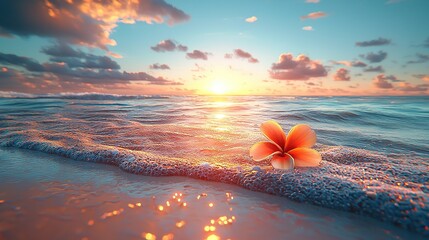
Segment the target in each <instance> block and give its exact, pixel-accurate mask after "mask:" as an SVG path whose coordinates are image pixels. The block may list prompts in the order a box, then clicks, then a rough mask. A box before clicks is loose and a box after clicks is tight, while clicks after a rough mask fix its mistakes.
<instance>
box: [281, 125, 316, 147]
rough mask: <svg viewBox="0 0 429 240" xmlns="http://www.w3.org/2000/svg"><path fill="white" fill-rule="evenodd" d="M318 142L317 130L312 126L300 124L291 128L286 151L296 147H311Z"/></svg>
mask: <svg viewBox="0 0 429 240" xmlns="http://www.w3.org/2000/svg"><path fill="white" fill-rule="evenodd" d="M315 143H316V132H314V130H313V129H311V127H310V126H308V125H305V124H298V125H296V126H295V127H293V128H291V129H290V131H289V134H288V135H287V138H286V145H285V151H286V152H288V151H289V150H292V149H294V148H299V147H306V148H311V147H312V146H313V145H314V144H315Z"/></svg>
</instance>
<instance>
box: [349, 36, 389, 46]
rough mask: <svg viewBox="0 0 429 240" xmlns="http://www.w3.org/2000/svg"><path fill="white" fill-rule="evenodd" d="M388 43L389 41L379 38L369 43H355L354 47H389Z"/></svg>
mask: <svg viewBox="0 0 429 240" xmlns="http://www.w3.org/2000/svg"><path fill="white" fill-rule="evenodd" d="M390 43H391V41H390V40H389V39H386V38H381V37H379V38H378V39H373V40H369V41H362V42H356V46H358V47H373V46H383V45H389V44H390Z"/></svg>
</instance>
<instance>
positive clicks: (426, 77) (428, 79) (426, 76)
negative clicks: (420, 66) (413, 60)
mask: <svg viewBox="0 0 429 240" xmlns="http://www.w3.org/2000/svg"><path fill="white" fill-rule="evenodd" d="M414 77H416V78H420V79H421V80H422V81H426V82H429V74H416V75H414Z"/></svg>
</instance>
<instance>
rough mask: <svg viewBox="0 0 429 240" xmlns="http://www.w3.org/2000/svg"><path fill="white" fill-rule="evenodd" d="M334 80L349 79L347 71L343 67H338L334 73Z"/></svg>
mask: <svg viewBox="0 0 429 240" xmlns="http://www.w3.org/2000/svg"><path fill="white" fill-rule="evenodd" d="M334 80H335V81H350V76H349V71H348V70H347V69H345V68H340V69H338V70H337V72H336V73H335V75H334Z"/></svg>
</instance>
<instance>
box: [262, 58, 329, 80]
mask: <svg viewBox="0 0 429 240" xmlns="http://www.w3.org/2000/svg"><path fill="white" fill-rule="evenodd" d="M326 75H327V71H326V69H325V67H324V66H323V65H322V64H320V63H319V62H317V61H313V60H311V59H310V58H309V57H307V56H305V55H298V56H297V57H296V58H293V55H292V54H291V53H283V54H281V55H280V57H279V60H278V61H277V62H276V63H273V65H272V66H271V70H270V76H271V78H274V79H279V80H308V79H310V78H317V77H325V76H326Z"/></svg>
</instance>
